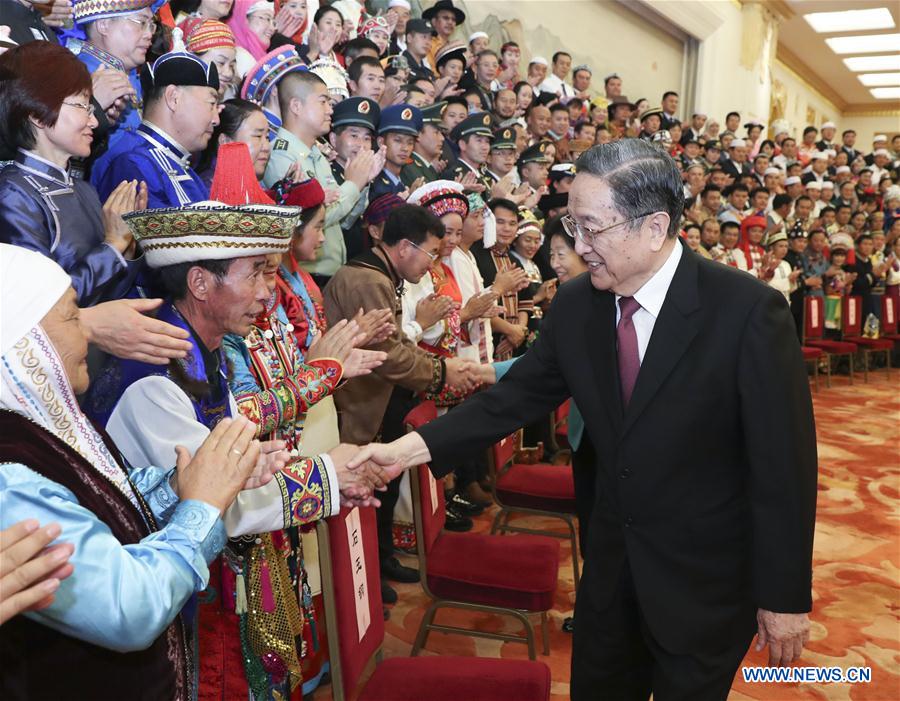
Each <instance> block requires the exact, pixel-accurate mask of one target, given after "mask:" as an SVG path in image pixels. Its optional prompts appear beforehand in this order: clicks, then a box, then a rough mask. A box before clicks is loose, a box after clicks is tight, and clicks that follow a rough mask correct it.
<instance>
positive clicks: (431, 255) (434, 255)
mask: <svg viewBox="0 0 900 701" xmlns="http://www.w3.org/2000/svg"><path fill="white" fill-rule="evenodd" d="M404 241H406V243H408V244H409V245H410V246H412V247H413V248H418V249H419V250H420V251H422V253H424V254H425V255H426V256H428V260H430V261H431V262H432V263H434V261H436V260H437V259H438V256H439V255H440V254H438V253H429V252H428V251H426V250H425V249H424V248H422V247H421V246H420V245H419V244H417V243H414V242H413V241H410V240H409V239H404Z"/></svg>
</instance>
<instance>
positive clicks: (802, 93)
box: [772, 61, 842, 137]
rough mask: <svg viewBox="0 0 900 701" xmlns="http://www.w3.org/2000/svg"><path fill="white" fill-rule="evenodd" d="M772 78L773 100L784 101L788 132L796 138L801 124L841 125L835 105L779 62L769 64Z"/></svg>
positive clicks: (799, 132)
mask: <svg viewBox="0 0 900 701" xmlns="http://www.w3.org/2000/svg"><path fill="white" fill-rule="evenodd" d="M772 80H773V84H772V99H773V100H777V101H780V102H782V103H783V105H784V119H786V120H787V122H788V128H789V129H790V130H791V134H793V135H794V136H798V137H799V136H800V135H801V134H802V133H803V128H804V127H807V126H809V125H812V126H814V127H821V126H822V124H823V123H825V122H834V123H835V124H837V125H838V126H839V127H840V126H841V124H840V122H841V121H842V120H841V111H840V110H839V109H838V108H837V106H835V104H834V103H833V102H831V101H829V100H828V99H826V98H825V97H824V96H823V95H822V94H821V93H819V92H817V91H816V90H814V89H813V88H811V87H810V86H809V85H808V84H807V83H806V82H805V81H804V80H803V79H802V78H800V76H798V75H797V74H796V73H794V72H793V71H792V70H791V69H790V68H789V67H788V66H786V65H785V64H784V63H782V62H781V61H775V64H774V65H773V66H772Z"/></svg>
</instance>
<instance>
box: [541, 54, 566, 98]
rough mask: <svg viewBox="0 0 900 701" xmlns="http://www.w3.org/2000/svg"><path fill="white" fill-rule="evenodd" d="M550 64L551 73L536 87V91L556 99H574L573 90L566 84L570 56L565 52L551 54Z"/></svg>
mask: <svg viewBox="0 0 900 701" xmlns="http://www.w3.org/2000/svg"><path fill="white" fill-rule="evenodd" d="M551 64H552V65H551V73H550V75H548V76H547V77H546V78H545V79H544V82H543V83H541V84H540V85H539V86H538V90H540V91H541V92H542V93H545V92H546V93H550V94H551V95H556V96H557V97H574V96H575V88H573V87H572V86H571V85H569V84H568V83H566V78H567V77H568V75H569V69H570V68H571V67H572V55H571V54H569V53H567V52H565V51H557V52H556V53H555V54H553V58H552V59H551Z"/></svg>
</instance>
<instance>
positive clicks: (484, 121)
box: [441, 112, 494, 192]
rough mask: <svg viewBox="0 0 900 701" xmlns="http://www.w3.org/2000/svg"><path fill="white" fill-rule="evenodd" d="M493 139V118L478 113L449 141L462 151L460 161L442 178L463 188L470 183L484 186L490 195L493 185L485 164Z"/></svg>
mask: <svg viewBox="0 0 900 701" xmlns="http://www.w3.org/2000/svg"><path fill="white" fill-rule="evenodd" d="M493 138H494V132H492V131H491V115H489V114H488V113H487V112H476V113H475V114H473V115H470V116H469V117H467V118H466V119H464V120H463V121H462V122H460V123H459V124H458V125H456V127H455V128H454V129H453V131H451V132H450V139H452V140H453V141H455V142H456V145H457V147H458V148H459V158H457V159H456V160H455V161H453V162H452V163H450V164H449V165H448V166H447V168H446V169H445V170H444V172H443V173H441V177H442V178H445V179H447V180H456V181H459V182H462V183H463V184H468V183H470V181H471V183H472V184H476V185H483V186H484V188H485V190H486V191H488V192H490V189H491V185H492V184H493V181H492V180H491V178H490V176H489V175H488V174H487V170H486V167H485V164H486V163H487V159H488V154H489V153H490V150H491V141H492V140H493Z"/></svg>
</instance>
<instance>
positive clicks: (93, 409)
mask: <svg viewBox="0 0 900 701" xmlns="http://www.w3.org/2000/svg"><path fill="white" fill-rule="evenodd" d="M239 146H240V147H241V148H243V149H244V150H245V151H246V145H243V144H241V145H239ZM246 158H247V161H248V163H249V153H247V154H246ZM223 162H224V165H225V167H227V165H228V159H224V161H223V160H220V161H219V167H220V168H222V167H223ZM214 185H215V180H214ZM296 223H297V210H296V209H295V208H289V207H277V206H274V205H246V206H241V207H234V206H228V205H224V204H222V203H219V202H204V203H199V204H197V205H192V206H189V207H181V208H168V209H159V210H145V211H143V212H137V213H133V214H132V215H130V216H129V218H128V224H129V226H130V227H131V228H132V231H133V232H134V235H135V238H136V239H137V240H138V241H139V242H140V244H141V246H142V248H143V250H144V254H145V257H146V258H147V263H148V265H149V266H150V267H151V268H154V269H156V270H157V272H158V274H159V277H160V280H161V282H162V284H163V286H164V287H165V288H166V290H167V292H168V295H169V296H168V299H167V301H166V303H164V305H163V307H162V311H161V312H160V314H159V318H160V319H161V320H164V321H167V322H169V323H171V324H173V325H175V326H178V327H179V328H182V329H185V330H186V331H188V332H189V333H190V339H189V340H190V342H191V343H192V345H193V350H192V351H191V352H190V353H189V355H188V357H187V358H185V359H183V360H179V361H174V362H172V363H171V364H170V365H169V366H168V367H160V366H155V365H147V364H144V363H139V362H136V361H120V360H113V361H112V362H111V363H110V364H109V365H108V366H107V367H106V368H105V369H104V371H103V372H102V373H101V374H100V376H99V377H98V378H97V379H96V381H95V382H93V383H92V384H91V388H90V392H89V393H88V397H87V399H86V402H85V404H86V408H87V411H88V412H89V413H91V414H92V415H93V417H94V418H95V419H97V420H99V421H100V422H101V424H102V425H105V427H106V430H107V431H108V432H109V434H110V435H111V436H114V440H116V442H117V445H118V447H119V449H120V450H121V452H122V454H123V456H124V457H125V458H126V459H127V460H128V462H129V463H130V464H131V465H133V466H135V467H143V466H145V465H148V464H155V465H163V466H166V465H171V464H174V461H175V446H176V445H183V446H185V447H187V448H188V449H189V450H194V449H196V447H197V446H198V445H199V443H200V442H202V440H203V439H204V438H205V437H206V436H207V435H208V433H209V431H210V429H211V428H212V427H213V426H215V425H216V424H217V423H218V421H220V420H221V419H222V418H224V417H226V416H235V415H237V412H238V408H237V405H236V403H235V400H234V397H233V396H232V394H231V392H230V391H229V387H228V382H227V379H226V376H225V371H224V362H223V353H222V349H221V343H222V338H223V337H224V336H225V334H227V333H236V334H238V335H241V336H243V335H246V334H247V333H248V332H249V331H250V329H251V326H252V322H253V321H254V319H256V318H257V316H258V315H259V313H260V312H261V311H262V308H263V305H264V304H265V302H266V301H267V300H268V298H269V289H268V287H267V285H266V283H265V279H264V277H263V268H264V266H265V261H266V258H265V257H266V255H267V254H271V253H279V254H280V253H283V252H284V251H285V250H287V248H288V246H289V244H290V237H291V234H292V233H293V230H294V227H295V225H296ZM310 365H311V367H310V373H309V374H310V375H313V374H315V373H314V370H313V368H312V366H313V365H317V367H316V368H315V370H316V371H317V374H315V377H305V378H303V379H305V380H306V382H307V386H306V387H304V388H302V389H303V391H302V392H300V391H298V393H297V399H301V398H305V397H306V396H307V395H309V396H315V395H317V394H320V393H322V392H325V391H331V390H333V389H334V387H335V386H336V384H337V382H338V381H339V380H340V378H341V374H342V368H341V366H340V364H339V363H334V362H333V361H323V362H320V363H318V364H316V363H311V364H310ZM297 388H298V390H299V389H300V387H299V384H298V385H297ZM326 388H327V389H326ZM306 408H307V406H306V405H305V404H301V405H300V406H298V407H297V409H298V410H299V411H305V410H306ZM280 445H281V444H280V443H279V444H278V445H277V447H280ZM264 446H271V447H272V448H274V447H276V446H274V445H271V444H264ZM346 459H349V456H347V458H346ZM346 459H345V460H344V461H345V462H346ZM338 467H340V466H339V465H336V464H335V462H334V461H333V460H332V458H331V457H330V456H329V455H321V456H317V457H313V458H303V459H297V460H296V461H294V462H292V463H291V464H290V465H288V466H287V467H286V468H285V469H284V471H283V472H281V473H280V474H278V475H277V476H276V478H275V479H274V480H273V481H272V482H270V483H269V484H268V485H266V486H264V487H261V488H258V489H253V490H246V491H244V492H241V494H240V495H239V496H238V498H237V499H236V500H235V503H234V504H233V505H232V507H231V508H229V509H228V510H227V511H226V513H225V516H224V521H225V525H226V529H227V531H228V534H229V536H231V537H232V538H236V537H240V536H247V535H250V537H249V538H245V539H244V540H245V541H247V542H246V544H247V545H251V546H252V545H253V544H254V543H255V539H256V536H255V535H253V534H257V533H265V532H268V531H272V530H276V529H280V528H284V527H288V526H292V525H300V524H304V523H309V522H311V521H314V520H317V519H319V518H324V517H326V516H329V515H331V514H333V513H336V512H337V510H338V509H339V508H340V497H339V492H338V489H339V478H338V474H339V473H338ZM232 543H234V541H232ZM230 550H231V551H232V552H233V551H235V550H237V549H236V548H231V549H230ZM265 555H266V556H267V557H260V558H258V559H255V560H247V561H244V560H242V559H240V558H243V557H244V555H243V554H242V553H240V552H239V551H238V552H237V554H234V556H233V557H232V556H231V555H229V554H228V553H226V556H225V557H224V558H223V568H222V569H223V570H224V571H225V572H226V573H228V572H232V573H233V572H235V571H237V572H238V573H241V574H243V571H244V567H248V568H250V569H253V570H254V572H256V573H257V574H258V575H259V581H260V583H261V585H260V587H258V588H256V589H253V590H248V589H246V588H245V586H244V583H243V582H244V577H243V576H242V577H235V578H234V586H229V581H230V579H231V576H230V575H227V576H226V577H222V578H221V579H222V585H223V588H222V591H221V594H222V599H223V606H221V607H210V606H204V607H202V608H201V612H202V614H203V615H202V616H201V619H202V620H201V625H204V626H206V631H207V633H210V635H211V636H212V637H213V638H216V637H219V638H221V640H216V642H215V644H213V645H211V646H210V647H211V649H210V650H209V651H204V653H203V654H204V669H203V670H202V682H201V685H205V684H207V682H208V683H210V684H212V685H214V686H215V687H216V688H217V689H219V690H220V691H221V692H222V693H224V695H225V697H226V698H232V697H233V696H232V692H233V691H234V689H235V688H236V687H235V686H234V685H237V686H238V687H240V686H241V685H243V686H242V688H243V691H242V692H240V693H241V694H242V695H245V694H246V682H245V681H244V680H243V677H242V675H240V674H238V673H236V672H235V671H234V670H233V669H231V666H230V665H226V664H225V663H224V662H225V661H224V659H222V657H221V654H219V655H216V654H213V652H212V648H214V649H215V650H220V651H221V650H223V649H226V641H227V638H228V636H231V637H234V636H233V631H234V628H233V627H231V626H228V625H227V623H228V620H227V616H228V612H229V611H237V612H238V614H241V615H244V614H246V612H247V611H249V610H255V611H263V612H266V613H268V612H269V611H270V610H271V609H272V607H273V606H274V604H273V603H272V602H273V601H274V598H273V596H272V594H273V591H274V590H273V588H272V587H273V586H274V585H273V579H275V578H277V577H278V576H279V571H278V570H275V571H274V572H271V573H270V571H269V568H268V566H267V565H266V560H267V559H268V558H273V562H274V561H277V560H275V559H274V558H275V557H276V553H275V551H274V550H270V551H267V552H266V553H265ZM216 574H217V573H216V572H214V573H213V575H214V577H213V580H212V581H213V583H212V587H213V589H216V588H217V587H218V584H217V582H218V580H219V577H217V576H215V575H216ZM265 582H268V585H266V586H263V585H262V584H263V583H265ZM278 586H284V587H286V588H287V590H288V591H289V589H290V582H287V583H285V582H280V584H279V585H278ZM213 589H211V590H210V591H213ZM217 609H221V610H222V614H221V615H220V614H217V613H216V610H217ZM207 624H208V625H207ZM235 625H237V624H236V623H235ZM297 632H298V633H299V632H300V630H299V628H298V629H297ZM226 652H227V650H226ZM244 656H245V661H248V663H249V661H250V660H251V659H252V660H255V663H256V666H257V667H258V665H259V664H261V663H260V661H259V659H257V658H255V656H250V655H248V654H247V653H246V651H245V655H244ZM226 667H228V669H226ZM226 674H227V676H226ZM254 678H255V677H254ZM223 688H227V689H228V691H223V690H222V689H223Z"/></svg>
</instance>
